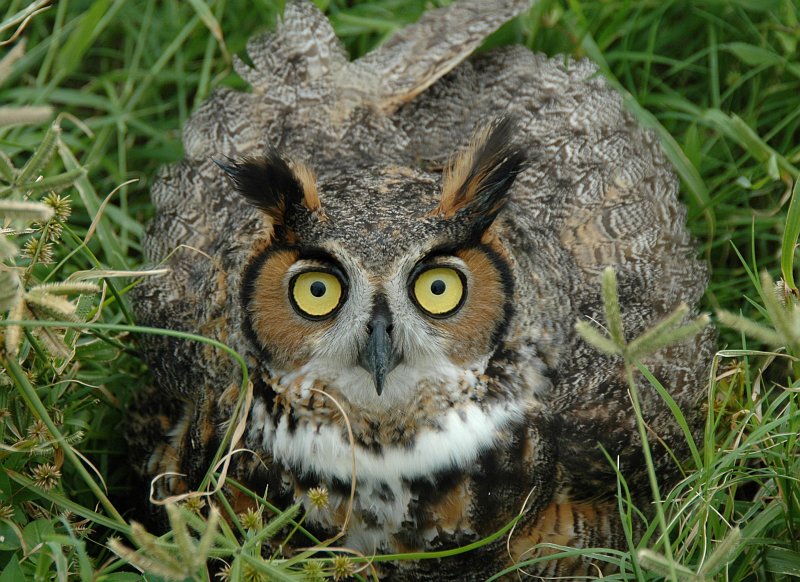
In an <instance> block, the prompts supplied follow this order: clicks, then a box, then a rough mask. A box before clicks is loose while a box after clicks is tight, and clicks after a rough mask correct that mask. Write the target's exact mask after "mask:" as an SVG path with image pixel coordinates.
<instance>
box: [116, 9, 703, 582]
mask: <svg viewBox="0 0 800 582" xmlns="http://www.w3.org/2000/svg"><path fill="white" fill-rule="evenodd" d="M526 7H527V2H526V1H525V0H497V1H494V2H484V1H482V0H463V1H461V2H458V3H455V4H453V5H451V6H448V7H446V8H442V9H437V10H432V11H430V12H428V13H426V14H425V15H424V16H423V17H422V18H421V19H420V21H419V22H417V23H416V24H414V25H412V26H409V27H408V28H406V29H404V30H402V31H400V32H398V33H397V34H395V35H394V36H393V37H392V38H391V39H389V40H388V42H386V43H385V44H383V45H382V46H381V47H379V48H378V49H376V50H375V51H373V52H371V53H369V54H368V55H366V56H365V57H363V58H361V59H358V60H356V61H352V62H350V61H349V60H348V58H347V55H346V54H345V52H344V50H343V48H342V46H341V45H340V44H339V42H338V41H337V39H336V37H335V35H334V32H333V30H332V29H331V27H330V25H329V23H328V22H327V20H326V18H325V17H324V16H323V14H321V13H320V12H319V11H318V10H317V9H316V8H315V7H314V6H313V5H312V4H311V3H310V2H302V1H300V2H288V3H287V6H286V11H285V15H284V17H283V20H282V22H280V23H279V24H278V27H277V30H276V31H275V32H272V33H269V34H266V35H264V36H261V37H259V38H256V39H255V40H253V41H252V42H251V43H250V44H249V46H248V54H249V56H250V59H251V62H252V64H251V65H248V64H245V63H243V62H238V64H237V71H238V73H239V74H240V75H241V76H242V77H244V79H246V80H247V81H248V82H249V84H250V85H251V87H252V91H251V92H250V93H242V92H236V91H232V90H224V89H223V90H220V91H218V92H216V93H215V94H214V96H213V97H212V98H211V99H209V100H208V102H206V103H205V104H204V105H203V106H202V107H201V108H200V110H199V111H197V112H196V113H195V114H194V115H193V116H192V118H191V119H190V121H189V122H188V124H187V126H186V128H185V131H184V145H185V150H186V159H185V160H184V161H183V162H181V163H180V164H178V165H175V166H172V167H169V168H167V169H165V170H164V171H163V172H162V174H161V175H160V176H159V178H158V180H157V182H156V183H155V185H154V187H153V191H152V198H153V203H154V204H155V207H156V216H155V218H154V220H153V222H152V224H151V225H150V227H149V231H148V234H147V236H146V238H145V241H144V247H145V252H146V254H147V255H148V256H149V257H150V258H151V259H152V260H154V261H160V260H163V259H164V258H165V257H169V259H168V261H167V264H168V266H169V267H170V273H169V274H168V275H167V276H164V277H160V278H151V279H147V280H146V281H145V282H144V283H143V284H142V285H140V287H139V288H138V290H137V292H136V294H135V297H134V306H135V309H136V313H137V316H138V320H139V322H140V323H142V324H145V325H153V326H160V327H169V328H172V329H177V330H182V331H189V332H196V333H201V334H204V335H207V336H210V337H212V338H215V339H218V340H219V341H222V342H224V343H226V344H227V345H229V346H231V347H232V348H234V349H235V350H237V351H238V352H239V353H240V354H243V355H245V356H246V358H247V361H248V365H249V371H250V374H251V377H252V380H253V384H254V388H253V389H254V399H253V403H252V407H251V408H250V410H249V416H248V420H247V426H246V431H245V433H244V435H243V437H242V439H241V442H240V443H238V445H239V446H241V447H244V448H246V449H249V450H250V451H253V452H255V453H256V455H257V457H258V458H257V459H255V460H254V459H253V457H252V456H251V455H248V454H244V453H243V454H240V455H237V456H235V457H234V458H233V474H234V475H235V476H236V477H237V478H238V479H240V480H242V481H244V482H245V483H246V484H247V485H249V486H250V487H251V488H253V489H256V490H259V491H263V490H264V489H265V487H266V486H268V489H267V490H268V493H269V496H270V498H271V499H272V500H273V501H274V502H275V503H277V504H278V505H281V504H284V505H288V504H289V503H291V502H293V501H295V500H304V501H305V502H306V503H307V504H308V501H307V495H306V494H307V491H308V490H309V489H310V488H312V487H317V486H324V487H327V489H328V490H329V495H330V506H329V507H328V509H327V510H325V511H315V512H312V513H310V514H309V516H308V518H307V520H306V522H305V523H306V525H307V526H309V527H311V528H313V529H315V530H316V531H317V532H318V534H319V535H320V536H323V537H324V536H326V535H329V534H331V535H332V534H334V533H336V532H337V531H338V529H339V527H340V526H342V523H343V520H344V519H345V513H346V507H347V506H348V502H349V497H350V487H351V477H352V466H351V458H352V457H351V455H354V458H355V476H356V484H357V485H356V494H355V499H354V503H353V506H352V509H353V512H352V519H351V521H350V523H349V527H348V528H347V536H346V538H345V540H344V544H345V545H348V546H350V547H352V548H355V549H358V550H360V551H362V552H364V553H366V554H373V553H386V552H392V553H394V552H403V551H423V550H439V549H445V548H452V547H455V546H458V545H463V544H467V543H470V542H473V541H476V540H478V539H480V538H482V537H484V536H486V535H488V534H491V533H492V532H494V531H496V530H498V529H500V528H501V527H502V526H503V525H505V524H507V523H508V522H510V521H511V520H512V519H513V518H514V517H515V516H516V515H517V513H518V512H519V511H520V510H521V509H522V508H523V506H525V513H524V516H523V517H522V519H521V520H520V521H519V522H518V523H517V525H516V527H515V529H514V532H513V535H512V536H511V538H510V541H509V540H505V539H501V540H499V541H497V542H495V543H493V544H490V545H488V546H485V547H483V548H482V549H481V550H480V551H476V552H472V553H470V554H466V555H463V556H460V557H459V558H456V559H452V560H450V561H449V562H448V561H445V562H443V563H438V564H434V563H432V562H431V561H425V562H420V563H416V564H415V563H407V562H406V563H403V564H401V565H399V566H395V567H394V569H392V567H386V568H384V569H383V570H382V572H383V574H384V575H387V576H391V577H392V578H393V579H412V580H422V579H426V578H430V579H436V580H443V579H463V577H464V572H468V573H470V574H471V575H472V576H474V577H475V578H481V577H484V576H485V575H488V574H491V573H493V572H496V571H498V570H500V569H502V568H504V567H506V566H507V565H509V564H511V563H512V562H513V561H514V560H518V559H520V558H523V557H530V556H531V555H532V554H531V553H530V549H531V547H532V546H534V545H535V544H537V543H539V542H553V543H558V544H565V545H574V546H578V547H588V546H618V547H619V546H624V536H623V531H622V529H621V526H620V525H619V519H618V517H617V510H616V507H617V504H616V501H615V500H614V498H613V496H614V493H615V491H616V487H617V479H616V476H615V471H614V469H613V467H612V466H611V465H610V463H609V462H608V461H607V460H606V458H605V456H604V454H603V452H602V450H601V446H602V448H604V449H605V451H607V452H608V453H609V454H610V455H611V457H612V458H618V459H619V463H620V467H621V469H622V472H623V473H624V474H625V475H626V477H627V478H628V482H629V484H630V486H631V487H632V489H633V491H634V493H635V495H636V496H637V498H640V499H644V498H646V496H647V493H646V490H647V487H646V480H645V479H644V469H643V467H644V463H643V460H642V457H641V453H640V443H639V439H638V437H637V433H636V429H635V421H634V415H633V412H632V409H631V405H630V401H629V397H628V394H627V390H626V384H625V378H624V374H623V371H622V370H623V368H622V362H621V361H620V360H619V359H616V358H614V357H609V356H603V355H601V354H599V353H598V352H597V351H595V350H594V349H593V348H592V347H590V346H589V345H587V344H586V343H585V342H584V341H583V340H582V339H581V338H580V337H579V336H578V335H577V334H576V332H575V329H574V325H575V323H576V321H579V320H600V321H602V319H603V316H602V312H603V310H602V304H601V299H600V292H599V274H600V273H601V272H602V270H603V269H604V268H605V267H607V266H609V265H611V266H613V267H614V269H615V270H616V272H617V276H618V279H619V285H620V295H621V300H622V304H623V318H624V323H625V326H626V331H627V332H628V333H629V334H631V335H636V334H638V333H640V332H641V331H642V330H644V329H646V328H648V327H649V326H650V325H652V324H653V323H654V322H655V321H657V320H659V319H660V318H661V317H663V316H664V315H666V314H667V313H669V312H670V311H671V310H672V309H673V308H675V307H676V305H678V304H679V303H680V302H686V303H688V304H690V305H693V304H695V303H696V302H697V300H698V298H699V297H700V295H701V294H702V293H703V290H704V287H705V282H706V279H707V273H706V269H705V267H704V266H703V265H702V264H700V263H699V262H698V261H697V260H695V259H694V258H693V250H692V246H691V241H690V237H689V236H688V234H687V232H686V230H685V228H684V225H683V223H684V214H685V212H684V209H683V207H682V206H681V205H680V204H679V203H678V202H677V200H676V190H677V185H676V180H675V177H674V175H673V173H672V171H671V169H670V166H669V163H668V162H667V160H666V159H665V157H664V155H663V153H662V151H661V149H660V147H659V143H658V140H657V138H656V137H655V135H653V134H652V133H651V132H648V131H643V130H642V129H640V128H639V127H638V125H637V123H636V121H635V120H634V119H633V118H632V116H631V115H630V114H628V113H627V112H625V111H624V110H623V108H622V105H621V100H620V97H619V95H617V94H616V93H615V92H614V91H612V90H610V89H609V87H608V86H607V84H606V83H605V82H604V81H603V79H602V78H601V77H600V76H599V75H598V73H597V70H596V68H595V67H594V66H593V65H592V64H591V63H589V62H587V61H578V62H576V61H573V60H570V59H567V58H564V57H561V58H556V59H548V58H545V57H543V56H540V55H534V54H532V53H531V52H530V51H528V50H527V49H525V48H523V47H508V48H504V49H501V50H495V51H492V52H488V53H485V54H479V55H477V56H473V57H472V58H468V57H469V56H470V54H471V53H472V52H473V50H474V49H475V48H476V47H477V46H478V45H479V44H480V43H481V41H482V40H483V39H484V38H485V37H486V36H487V35H488V34H489V33H490V32H492V31H493V30H495V29H496V28H497V27H498V26H500V25H501V24H502V23H503V22H505V21H507V20H509V19H510V18H512V17H513V16H515V15H517V14H518V13H520V12H522V11H523V10H525V9H526ZM179 245H182V246H180V248H178V247H179ZM176 248H178V250H176ZM713 341H714V340H713V331H711V330H710V329H709V330H706V331H704V332H702V333H701V334H699V335H698V336H697V337H695V338H693V339H692V340H689V341H687V342H684V343H682V344H680V345H677V346H673V347H670V348H668V349H664V350H662V351H661V352H659V353H658V354H657V355H656V356H654V357H652V358H650V359H649V360H648V361H647V364H648V366H649V368H650V369H651V370H652V371H653V372H654V374H655V375H656V376H657V377H658V378H659V379H660V380H661V382H662V383H663V385H664V386H666V387H667V388H668V390H669V391H670V392H671V394H672V397H673V398H674V399H675V401H676V402H677V403H678V404H679V405H680V406H681V407H682V408H683V410H684V413H685V414H686V416H687V418H688V419H689V422H690V424H691V425H692V426H693V427H697V426H698V423H699V420H700V405H699V400H700V399H701V396H702V394H703V386H704V384H705V381H704V376H705V370H706V365H707V363H708V361H709V359H710V352H711V350H712V345H713ZM143 349H144V353H145V355H146V358H147V361H148V362H149V364H150V366H151V369H152V372H153V375H154V378H155V383H154V385H153V386H152V388H151V389H149V390H148V391H146V392H145V394H144V395H143V396H142V398H140V403H139V404H138V409H137V410H136V411H135V413H134V418H135V427H134V430H132V431H131V444H132V448H133V450H134V452H135V454H136V455H138V457H139V460H140V463H139V464H140V469H141V471H142V472H143V474H144V475H146V476H147V477H148V478H150V477H153V476H155V475H158V474H160V473H164V472H175V473H180V474H182V475H184V477H181V478H177V477H174V476H173V477H170V478H168V479H161V480H158V481H157V483H158V484H159V485H158V491H157V493H158V494H159V495H161V496H167V495H170V494H174V493H180V492H182V491H186V490H188V489H190V488H192V487H194V486H196V485H197V483H198V482H199V480H200V478H201V476H202V475H203V474H204V473H205V472H206V470H207V468H208V465H209V463H210V462H211V458H212V456H213V454H214V453H215V452H216V450H217V447H218V445H219V443H220V439H221V436H222V434H223V432H224V430H225V429H226V428H227V426H228V424H229V422H230V419H231V415H232V406H233V401H234V400H235V397H236V394H237V390H238V386H239V383H240V380H241V376H240V372H239V370H238V368H237V366H236V365H235V364H234V363H232V362H231V361H230V359H229V358H228V357H227V356H225V355H224V354H223V353H221V352H218V351H217V350H215V349H213V348H211V347H209V346H207V345H201V344H197V343H192V342H184V341H178V340H175V339H169V338H164V337H156V336H148V337H146V338H145V339H144V340H143ZM639 383H640V390H641V393H642V400H643V407H644V410H645V417H646V418H645V420H646V422H647V424H648V426H649V428H650V429H651V434H652V435H653V438H652V443H651V445H652V447H653V448H654V450H655V462H656V466H657V470H658V471H659V473H660V475H661V476H662V477H665V478H670V477H671V476H673V475H674V474H675V472H676V470H675V468H674V465H673V461H672V460H671V457H670V455H669V454H668V452H667V450H666V448H665V447H672V448H676V449H678V450H680V448H681V442H682V441H683V436H682V433H681V431H680V429H679V427H678V425H677V423H676V422H675V421H674V420H673V419H672V414H671V413H670V411H669V409H668V407H667V406H666V405H665V404H664V402H663V401H662V400H661V398H660V397H659V396H658V395H657V394H656V392H655V391H654V390H653V389H652V388H650V386H649V384H648V383H647V382H645V381H644V380H642V379H641V378H640V379H639ZM348 423H349V429H348ZM350 433H351V434H352V439H353V446H352V447H351V441H350V436H349V435H350ZM526 499H527V505H526ZM507 541H508V547H506V542H507ZM340 543H341V542H340ZM527 571H528V572H530V573H534V574H539V575H559V576H578V575H583V574H594V573H596V572H597V569H596V568H594V567H593V566H592V564H590V563H589V562H588V561H587V560H581V559H574V560H560V561H550V562H545V563H543V564H540V565H539V566H535V567H531V568H529V569H528V570H527Z"/></svg>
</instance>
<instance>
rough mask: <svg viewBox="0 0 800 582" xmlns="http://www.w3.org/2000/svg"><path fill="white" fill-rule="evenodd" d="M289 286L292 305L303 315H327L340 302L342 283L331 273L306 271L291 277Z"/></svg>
mask: <svg viewBox="0 0 800 582" xmlns="http://www.w3.org/2000/svg"><path fill="white" fill-rule="evenodd" d="M290 287H291V288H290V290H289V295H290V297H291V299H292V305H293V306H294V308H295V310H296V311H297V312H298V313H300V315H302V316H304V317H308V318H311V319H318V318H323V317H327V316H329V315H331V314H333V312H334V311H336V309H337V308H338V307H339V305H341V303H342V295H343V293H342V283H341V281H340V280H339V278H338V277H337V276H336V275H334V274H333V273H327V272H325V271H306V272H305V273H300V274H299V275H297V276H296V277H295V278H294V279H292V283H291V285H290Z"/></svg>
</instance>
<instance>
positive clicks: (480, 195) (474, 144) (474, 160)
mask: <svg viewBox="0 0 800 582" xmlns="http://www.w3.org/2000/svg"><path fill="white" fill-rule="evenodd" d="M513 133H514V121H512V120H511V119H510V118H509V117H503V118H500V119H498V120H496V121H493V122H491V123H489V124H487V125H485V126H484V127H483V128H481V129H480V130H478V131H477V132H476V133H475V135H474V136H473V137H472V140H471V141H470V144H469V146H468V147H467V149H466V150H464V151H463V152H461V153H460V154H458V155H457V156H456V157H455V159H454V160H453V161H452V162H451V164H450V166H449V167H448V168H447V170H445V173H444V177H443V180H442V198H441V201H440V202H439V205H438V206H437V207H436V209H435V210H434V212H433V214H434V215H438V216H442V217H443V218H454V217H458V219H459V220H466V221H469V222H471V223H472V224H471V231H472V232H473V234H474V235H475V236H477V237H478V238H480V235H482V234H483V232H484V231H486V229H488V228H489V227H490V226H491V225H492V222H494V219H495V218H496V217H497V214H498V213H499V212H500V211H501V210H502V209H503V207H504V206H505V204H506V202H507V201H508V191H509V189H510V188H511V185H512V184H513V183H514V180H515V178H516V177H517V174H519V173H520V172H521V171H522V170H523V169H524V167H525V160H526V156H525V153H524V152H523V151H522V150H521V149H520V148H519V147H518V146H515V145H514V144H512V137H513Z"/></svg>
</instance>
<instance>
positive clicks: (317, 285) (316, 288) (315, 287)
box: [311, 281, 326, 297]
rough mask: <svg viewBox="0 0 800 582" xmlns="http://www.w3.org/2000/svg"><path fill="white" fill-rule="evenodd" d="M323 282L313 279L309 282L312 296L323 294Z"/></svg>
mask: <svg viewBox="0 0 800 582" xmlns="http://www.w3.org/2000/svg"><path fill="white" fill-rule="evenodd" d="M325 290H326V289H325V283H323V282H322V281H314V282H313V283H311V294H312V295H313V296H314V297H322V296H323V295H325Z"/></svg>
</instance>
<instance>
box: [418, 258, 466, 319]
mask: <svg viewBox="0 0 800 582" xmlns="http://www.w3.org/2000/svg"><path fill="white" fill-rule="evenodd" d="M412 291H413V293H412V294H413V298H414V300H415V301H416V303H417V305H418V306H419V307H420V308H421V309H422V310H423V311H425V312H426V313H427V314H428V315H432V316H433V317H446V316H448V315H451V314H452V313H454V312H455V311H456V310H457V309H458V308H459V307H461V304H462V303H463V301H464V296H465V293H464V278H463V276H462V275H461V274H460V273H459V272H458V271H456V270H455V269H451V268H449V267H434V268H433V269H427V270H425V271H422V272H421V273H420V274H419V275H417V278H416V280H415V281H414V283H413V286H412Z"/></svg>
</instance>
